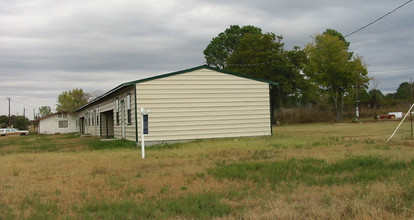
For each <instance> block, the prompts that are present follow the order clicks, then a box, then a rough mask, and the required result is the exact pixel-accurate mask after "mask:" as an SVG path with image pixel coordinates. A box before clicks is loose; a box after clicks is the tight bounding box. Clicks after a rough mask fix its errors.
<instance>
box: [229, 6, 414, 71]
mask: <svg viewBox="0 0 414 220" xmlns="http://www.w3.org/2000/svg"><path fill="white" fill-rule="evenodd" d="M412 1H413V0H409V1H407V2H405V3H404V4H402V5H400V6H398V7H396V8H394V9H393V10H391V11H389V12H388V13H386V14H384V15H383V16H381V17H379V18H377V19H375V20H374V21H372V22H370V23H368V24H367V25H364V26H362V27H361V28H359V29H357V30H355V31H353V32H351V33H349V34H347V35H345V36H344V38H347V37H349V36H351V35H353V34H355V33H357V32H359V31H362V30H363V29H365V28H367V27H369V26H371V25H373V24H375V23H377V22H378V21H379V20H381V19H383V18H385V17H387V16H388V15H390V14H392V13H394V12H395V11H397V10H398V9H400V8H402V7H404V6H405V5H407V4H408V3H410V2H412ZM339 40H341V39H339V38H338V39H336V40H335V41H332V42H331V43H330V44H332V43H334V42H336V41H339ZM273 62H274V61H270V62H264V63H250V64H227V65H228V66H240V67H248V66H259V65H265V64H270V63H273ZM370 72H373V71H370Z"/></svg>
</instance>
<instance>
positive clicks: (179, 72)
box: [75, 65, 279, 112]
mask: <svg viewBox="0 0 414 220" xmlns="http://www.w3.org/2000/svg"><path fill="white" fill-rule="evenodd" d="M200 69H209V70H213V71H216V72H220V73H224V74H229V75H233V76H238V77H242V78H246V79H251V80H255V81H259V82H264V83H268V84H271V85H279V84H278V83H277V82H273V81H269V80H265V79H260V78H256V77H252V76H247V75H243V74H239V73H233V72H230V71H225V70H221V69H218V68H214V67H211V66H208V65H202V66H198V67H194V68H190V69H185V70H181V71H177V72H172V73H166V74H162V75H158V76H153V77H148V78H144V79H139V80H135V81H130V82H126V83H122V84H121V85H119V86H117V87H115V88H113V89H111V90H109V91H108V92H106V93H105V94H103V95H101V96H99V97H97V98H96V99H94V100H92V101H90V102H88V103H87V104H85V105H83V106H82V107H80V108H78V109H76V110H75V112H77V111H80V110H82V109H84V108H86V107H88V106H90V105H92V104H94V103H96V102H98V101H99V100H102V99H103V98H106V97H107V96H109V95H111V94H112V93H114V92H117V91H119V90H121V89H123V88H126V87H128V86H132V85H135V84H139V83H143V82H147V81H151V80H155V79H161V78H165V77H170V76H175V75H179V74H184V73H188V72H192V71H196V70H200Z"/></svg>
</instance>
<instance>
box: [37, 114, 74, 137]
mask: <svg viewBox="0 0 414 220" xmlns="http://www.w3.org/2000/svg"><path fill="white" fill-rule="evenodd" d="M36 121H37V132H38V133H39V134H64V133H72V132H76V131H77V129H76V128H77V126H76V117H75V114H73V113H69V112H57V113H54V114H50V115H48V116H46V117H43V118H39V119H37V120H36Z"/></svg>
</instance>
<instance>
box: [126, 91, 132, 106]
mask: <svg viewBox="0 0 414 220" xmlns="http://www.w3.org/2000/svg"><path fill="white" fill-rule="evenodd" d="M126 109H131V93H128V94H127V95H126Z"/></svg>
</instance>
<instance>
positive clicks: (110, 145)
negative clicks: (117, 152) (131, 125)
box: [87, 139, 137, 150]
mask: <svg viewBox="0 0 414 220" xmlns="http://www.w3.org/2000/svg"><path fill="white" fill-rule="evenodd" d="M87 144H88V146H89V147H90V148H91V149H94V150H105V149H125V148H131V149H136V148H137V145H136V143H135V142H133V141H128V140H112V141H101V140H99V139H91V140H89V141H88V143H87Z"/></svg>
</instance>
